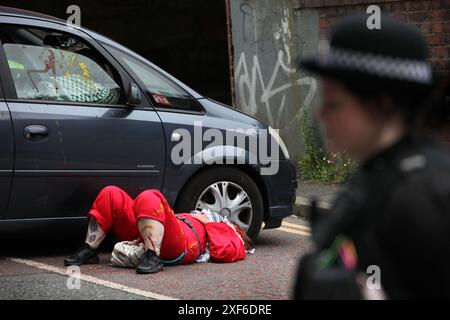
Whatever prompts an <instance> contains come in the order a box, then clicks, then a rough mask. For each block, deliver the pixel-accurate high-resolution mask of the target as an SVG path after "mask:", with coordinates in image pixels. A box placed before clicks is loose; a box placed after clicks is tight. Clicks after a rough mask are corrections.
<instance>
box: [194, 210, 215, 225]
mask: <svg viewBox="0 0 450 320" xmlns="http://www.w3.org/2000/svg"><path fill="white" fill-rule="evenodd" d="M191 216H192V217H194V218H195V219H197V220H198V221H200V222H201V223H203V224H207V223H210V222H211V221H210V220H209V219H208V217H207V216H205V215H204V214H201V213H192V214H191Z"/></svg>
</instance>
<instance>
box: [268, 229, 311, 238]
mask: <svg viewBox="0 0 450 320" xmlns="http://www.w3.org/2000/svg"><path fill="white" fill-rule="evenodd" d="M275 230H280V231H284V232H289V233H294V234H299V235H302V236H307V237H310V236H311V233H309V232H306V231H301V230H296V229H291V228H286V227H279V228H277V229H275Z"/></svg>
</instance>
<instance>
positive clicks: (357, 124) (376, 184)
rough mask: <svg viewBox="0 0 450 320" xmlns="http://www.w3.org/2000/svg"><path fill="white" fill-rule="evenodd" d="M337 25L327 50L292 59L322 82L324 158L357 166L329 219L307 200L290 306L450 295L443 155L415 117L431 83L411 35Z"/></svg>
mask: <svg viewBox="0 0 450 320" xmlns="http://www.w3.org/2000/svg"><path fill="white" fill-rule="evenodd" d="M367 18H368V16H366V15H357V16H352V17H348V18H346V19H344V20H343V21H342V22H341V23H339V24H337V25H336V26H335V27H334V28H333V29H332V32H331V39H330V45H329V49H328V50H327V51H326V52H321V53H320V54H318V55H317V56H315V57H311V58H307V59H302V60H300V67H303V68H305V69H307V70H310V71H312V72H313V73H316V74H318V75H320V76H321V79H322V101H321V109H320V111H319V112H318V117H319V120H320V121H321V123H322V124H323V125H324V129H325V133H326V134H325V136H326V141H327V144H328V146H329V149H330V150H331V151H334V152H339V151H346V152H347V153H348V154H349V155H350V156H351V157H352V158H353V159H355V160H357V163H358V164H359V168H358V170H357V171H356V173H355V174H354V175H353V177H352V178H350V180H349V181H348V182H347V183H346V185H345V186H344V187H343V188H342V191H341V192H340V193H339V195H338V196H337V198H336V200H335V202H334V204H333V206H332V208H331V212H330V213H323V212H320V210H319V209H317V208H316V206H315V204H314V203H313V206H312V209H311V227H312V237H313V241H314V247H315V248H314V251H313V252H312V253H308V254H306V255H304V256H303V257H302V258H301V260H300V264H299V269H298V274H297V278H296V283H295V288H294V292H293V297H294V298H296V299H347V298H348V299H364V298H373V297H375V298H388V299H404V298H407V299H408V298H450V152H449V149H448V147H446V146H444V145H440V143H438V142H436V141H434V140H433V139H431V138H430V137H428V136H427V135H426V134H425V133H424V132H425V131H424V130H423V122H422V119H424V118H426V117H425V116H424V114H425V113H426V112H429V111H430V110H428V109H427V105H429V104H427V102H428V101H429V99H430V93H431V90H432V88H433V86H434V83H435V81H434V80H433V75H432V69H431V66H430V64H429V63H428V48H427V45H426V42H425V40H424V38H423V36H422V34H421V33H420V31H419V30H418V29H416V28H415V27H413V26H411V25H408V24H406V23H403V22H400V21H397V20H395V19H393V18H390V17H388V16H381V29H373V30H371V29H369V28H368V27H367V24H366V21H367Z"/></svg>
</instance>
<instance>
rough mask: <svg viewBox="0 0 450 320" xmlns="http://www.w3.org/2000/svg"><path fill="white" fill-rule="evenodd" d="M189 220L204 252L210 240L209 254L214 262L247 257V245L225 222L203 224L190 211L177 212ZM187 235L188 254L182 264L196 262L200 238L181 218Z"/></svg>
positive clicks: (231, 260) (181, 223)
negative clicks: (245, 245)
mask: <svg viewBox="0 0 450 320" xmlns="http://www.w3.org/2000/svg"><path fill="white" fill-rule="evenodd" d="M177 216H183V217H184V218H185V219H186V220H187V221H189V222H190V223H191V224H192V226H193V227H194V229H195V231H196V232H197V234H198V236H199V238H200V243H201V246H202V252H201V253H202V254H203V253H205V250H206V241H208V242H209V254H210V255H211V260H212V261H214V262H234V261H237V260H242V259H244V258H245V257H246V252H245V247H244V244H243V243H242V240H241V238H240V237H239V236H238V235H237V233H236V231H234V229H233V228H232V227H230V226H229V225H227V224H226V223H224V222H210V223H207V224H205V225H204V224H203V223H201V222H200V221H198V220H197V219H195V218H194V217H192V216H191V215H190V214H188V213H182V214H177ZM180 225H181V226H182V228H183V231H184V234H185V235H186V242H187V254H186V256H185V257H184V259H183V261H182V262H181V264H187V263H191V262H195V260H197V258H198V256H199V250H198V240H197V237H196V236H195V234H194V232H193V231H192V230H191V228H190V227H189V226H188V225H187V224H186V223H185V222H183V221H181V220H180Z"/></svg>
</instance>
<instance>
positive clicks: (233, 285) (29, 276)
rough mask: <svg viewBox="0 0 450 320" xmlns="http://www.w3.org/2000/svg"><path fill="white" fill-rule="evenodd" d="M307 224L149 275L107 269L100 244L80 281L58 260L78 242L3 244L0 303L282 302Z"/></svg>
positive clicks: (306, 242) (304, 246) (304, 244)
mask: <svg viewBox="0 0 450 320" xmlns="http://www.w3.org/2000/svg"><path fill="white" fill-rule="evenodd" d="M307 225H308V224H307V222H306V221H305V220H303V219H300V218H297V217H295V216H291V217H289V218H287V219H285V221H284V222H283V226H282V227H281V228H279V229H275V230H263V231H262V232H261V233H260V236H259V238H258V239H257V241H256V242H255V249H256V250H255V253H254V254H252V255H248V256H247V258H246V259H245V260H243V261H239V262H236V263H229V264H217V263H206V264H199V263H195V264H191V265H182V266H172V267H165V269H164V271H163V272H160V273H157V274H152V275H138V274H136V272H135V270H134V269H121V268H113V267H111V266H110V265H109V259H110V251H111V245H108V244H106V245H105V246H103V250H102V253H101V254H100V259H101V261H100V264H98V265H87V266H82V267H81V268H80V269H79V271H80V278H81V280H78V279H77V278H73V277H69V276H70V273H73V272H77V271H78V270H76V269H69V270H68V269H67V268H66V267H64V265H63V260H64V258H65V257H66V256H68V255H70V254H71V253H72V251H74V250H75V249H76V246H77V243H78V244H79V242H80V241H81V240H82V239H80V240H79V239H63V240H61V238H60V237H58V238H56V239H52V238H50V239H49V238H45V239H29V240H28V243H27V242H26V241H25V245H21V246H20V247H18V248H16V247H11V246H8V243H5V242H4V243H3V246H2V247H3V248H2V249H3V250H2V253H0V299H1V300H4V299H69V300H75V299H88V300H92V299H208V300H212V299H224V300H228V299H269V300H278V299H288V298H289V296H290V292H291V289H292V285H293V280H294V278H295V273H296V268H297V263H298V259H299V257H300V256H301V255H302V254H304V253H305V252H307V250H308V249H309V248H310V246H311V241H310V235H309V228H308V226H307ZM2 241H5V240H2ZM10 241H11V242H13V241H14V239H10ZM5 248H6V249H5Z"/></svg>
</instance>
